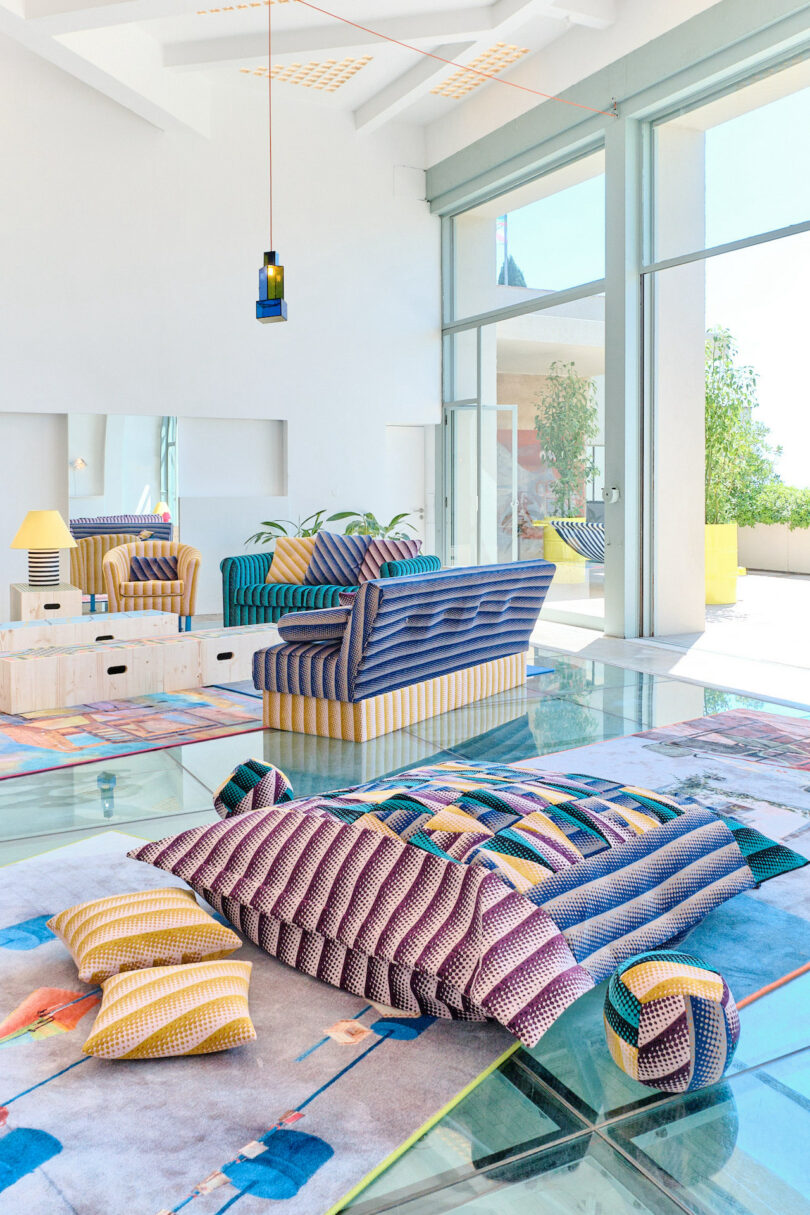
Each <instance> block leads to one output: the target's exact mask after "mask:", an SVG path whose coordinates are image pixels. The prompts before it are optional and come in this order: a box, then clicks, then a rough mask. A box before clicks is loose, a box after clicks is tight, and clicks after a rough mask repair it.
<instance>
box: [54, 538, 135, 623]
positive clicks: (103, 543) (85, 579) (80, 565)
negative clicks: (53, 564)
mask: <svg viewBox="0 0 810 1215" xmlns="http://www.w3.org/2000/svg"><path fill="white" fill-rule="evenodd" d="M133 540H137V536H136V535H135V534H134V533H133V532H114V533H112V534H111V535H98V536H82V537H80V538H78V539H77V540H76V547H75V548H72V549H71V550H70V581H71V582H72V583H73V585H74V586H78V587H80V588H81V590H82V592H83V594H85V595H89V596H90V611H91V612H94V611H95V610H96V595H106V594H107V588H106V586H105V584H104V570H103V567H102V562H103V561H104V557H105V555H106V554H107V553H108V552H109V551H110V549H111V548H118V547H119V546H120V545H122V544H129V543H131V542H132V541H133Z"/></svg>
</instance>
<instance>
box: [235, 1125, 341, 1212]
mask: <svg viewBox="0 0 810 1215" xmlns="http://www.w3.org/2000/svg"><path fill="white" fill-rule="evenodd" d="M259 1142H260V1143H264V1144H266V1150H265V1151H264V1152H262V1153H261V1154H260V1155H259V1156H254V1157H253V1158H252V1159H249V1160H231V1161H229V1163H228V1164H225V1165H223V1166H222V1172H223V1173H224V1174H225V1176H226V1177H227V1178H228V1180H229V1181H230V1182H231V1184H232V1185H234V1186H236V1188H237V1189H238V1190H240V1191H241V1192H242V1193H243V1194H245V1193H248V1194H252V1195H253V1196H254V1197H256V1198H270V1199H276V1201H279V1200H281V1199H284V1198H294V1197H295V1195H296V1194H297V1193H298V1191H299V1190H300V1189H301V1187H302V1186H304V1185H306V1183H307V1182H308V1181H309V1179H310V1177H313V1176H314V1175H315V1173H317V1171H318V1169H319V1168H320V1167H321V1165H322V1164H325V1163H326V1161H327V1160H330V1159H331V1157H332V1156H334V1151H333V1150H332V1148H331V1147H330V1146H329V1144H328V1143H326V1142H325V1141H324V1140H323V1139H319V1138H318V1137H317V1135H305V1134H303V1133H302V1132H301V1131H288V1130H282V1129H276V1130H272V1131H270V1132H268V1133H267V1134H266V1135H262V1137H261V1139H260V1140H259Z"/></svg>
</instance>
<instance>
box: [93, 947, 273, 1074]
mask: <svg viewBox="0 0 810 1215" xmlns="http://www.w3.org/2000/svg"><path fill="white" fill-rule="evenodd" d="M251 969H252V967H251V963H250V962H196V963H194V964H193V965H191V966H157V967H155V968H154V969H151V970H136V971H132V972H131V973H130V974H125V975H113V976H112V978H111V979H107V981H106V982H105V983H104V985H103V990H104V995H103V997H102V1000H101V1008H100V1009H99V1013H98V1016H97V1017H96V1020H95V1023H94V1025H93V1032H92V1033H91V1034H90V1037H89V1038H88V1039H87V1041H86V1042H85V1044H84V1046H83V1047H82V1050H83V1051H84V1053H85V1054H86V1055H96V1056H97V1058H99V1059H167V1058H170V1057H171V1056H173V1055H210V1054H212V1053H213V1052H214V1051H218V1050H231V1049H232V1048H233V1047H234V1046H241V1045H242V1044H243V1043H244V1042H252V1041H253V1039H254V1038H255V1037H256V1030H255V1029H254V1028H253V1022H252V1021H251V1019H250V1010H249V1008H248V985H249V984H250V972H251Z"/></svg>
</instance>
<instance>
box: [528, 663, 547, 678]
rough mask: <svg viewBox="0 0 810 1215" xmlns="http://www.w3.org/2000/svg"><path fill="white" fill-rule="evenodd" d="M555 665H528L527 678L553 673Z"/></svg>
mask: <svg viewBox="0 0 810 1215" xmlns="http://www.w3.org/2000/svg"><path fill="white" fill-rule="evenodd" d="M553 673H554V667H533V666H531V665H529V666H527V667H526V678H527V679H530V678H531V677H532V675H553Z"/></svg>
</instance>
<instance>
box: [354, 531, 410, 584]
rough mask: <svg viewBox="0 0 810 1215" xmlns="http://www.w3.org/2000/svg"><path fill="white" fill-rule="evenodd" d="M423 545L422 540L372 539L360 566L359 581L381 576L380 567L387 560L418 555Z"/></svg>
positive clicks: (398, 559) (397, 559) (404, 559)
mask: <svg viewBox="0 0 810 1215" xmlns="http://www.w3.org/2000/svg"><path fill="white" fill-rule="evenodd" d="M421 547H422V541H421V540H386V539H384V538H382V537H379V538H375V539H373V540H372V541H371V543H370V544H369V546H368V548H367V549H366V552H365V556H364V557H363V564H362V565H361V566H360V577H359V578H358V582H359V583H360V585H361V586H362V585H363V583H364V582H371V581H372V580H373V579H374V578H379V576H380V569H381V567H382V566H383V565H385V563H386V561H407V560H410V559H412V558H413V557H416V556H417V555H418V553H419V550H420V548H421Z"/></svg>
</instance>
